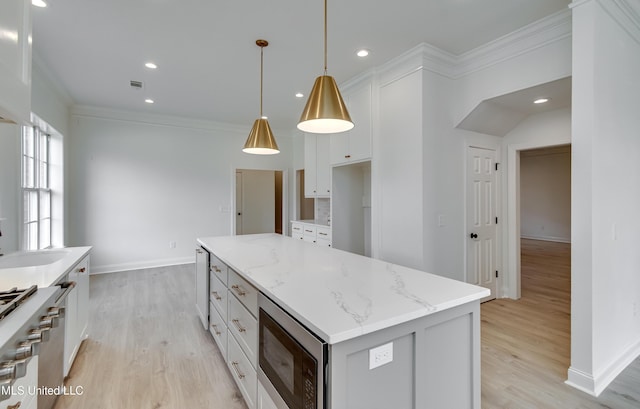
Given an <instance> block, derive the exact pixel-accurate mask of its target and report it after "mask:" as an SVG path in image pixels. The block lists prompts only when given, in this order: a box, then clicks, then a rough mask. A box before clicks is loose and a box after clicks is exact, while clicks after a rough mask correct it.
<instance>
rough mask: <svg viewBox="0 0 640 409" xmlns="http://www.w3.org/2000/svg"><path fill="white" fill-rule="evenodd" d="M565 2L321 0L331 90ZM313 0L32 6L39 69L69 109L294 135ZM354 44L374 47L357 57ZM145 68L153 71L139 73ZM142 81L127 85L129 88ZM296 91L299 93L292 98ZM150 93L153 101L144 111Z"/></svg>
mask: <svg viewBox="0 0 640 409" xmlns="http://www.w3.org/2000/svg"><path fill="white" fill-rule="evenodd" d="M569 2H570V0H536V1H531V0H482V1H479V0H395V1H393V2H391V1H376V2H372V1H371V0H348V1H338V0H329V2H328V10H329V12H328V43H329V44H328V74H329V75H332V76H334V77H335V78H336V81H338V83H341V82H344V81H346V80H348V79H350V78H352V77H354V76H356V75H357V74H359V73H361V72H363V71H365V70H368V69H370V68H372V67H376V66H379V65H381V64H383V63H384V62H386V61H388V60H390V59H392V58H394V57H396V56H398V55H400V54H402V53H403V52H405V51H407V50H409V49H411V48H413V47H415V46H417V45H418V44H420V43H423V42H425V43H429V44H431V45H434V46H436V47H438V48H440V49H442V50H444V51H447V52H449V53H451V54H454V55H459V54H462V53H464V52H466V51H469V50H472V49H473V48H475V47H478V46H480V45H482V44H484V43H486V42H488V41H491V40H493V39H496V38H498V37H501V36H503V35H506V34H508V33H510V32H512V31H514V30H516V29H518V28H520V27H522V26H524V25H527V24H529V23H532V22H534V21H536V20H539V19H540V18H542V17H545V16H547V15H549V14H552V13H555V12H557V11H560V10H563V9H566V7H567V5H568V3H569ZM323 5H324V3H323V2H322V1H321V0H226V1H211V0H209V1H204V0H106V1H105V0H49V7H47V8H44V9H39V8H36V7H34V8H33V14H34V16H33V50H34V59H35V61H36V63H37V64H38V66H40V67H42V69H43V70H46V71H47V73H48V74H49V75H50V77H51V78H53V79H54V81H56V82H58V83H59V84H60V85H61V86H62V88H64V89H65V90H66V91H67V93H68V94H69V96H70V97H71V99H72V100H73V103H74V104H78V105H89V106H97V107H105V108H112V109H118V110H126V111H136V112H143V113H157V114H162V115H172V116H180V117H187V118H196V119H202V120H211V121H218V122H224V123H229V124H237V125H246V126H247V130H249V129H250V127H251V125H252V124H253V121H254V120H255V119H256V118H257V117H258V114H259V108H260V106H259V97H260V48H259V47H258V46H256V44H255V41H256V40H257V39H259V38H264V39H266V40H268V41H269V46H268V47H266V48H265V50H264V114H265V115H267V116H268V117H269V122H270V123H271V126H272V127H273V128H275V129H293V128H294V127H295V125H296V123H297V121H298V118H299V116H300V114H301V112H302V109H303V107H304V104H305V102H306V94H307V93H308V92H309V90H310V89H311V86H312V84H313V81H314V79H315V77H316V76H318V75H321V74H322V69H323V56H324V53H323ZM360 48H367V49H369V50H371V54H370V56H369V57H367V58H364V59H363V58H359V57H356V55H355V52H356V51H357V50H358V49H360ZM147 61H153V62H154V63H156V64H157V65H158V68H157V69H156V70H150V69H148V68H145V66H144V63H145V62H147ZM131 80H135V81H142V82H143V84H144V85H143V89H142V90H139V89H133V88H131V86H130V81H131ZM296 92H302V93H304V94H305V97H304V98H296V97H295V93H296ZM145 98H152V99H153V100H154V101H155V103H154V104H146V103H145V102H144V100H145Z"/></svg>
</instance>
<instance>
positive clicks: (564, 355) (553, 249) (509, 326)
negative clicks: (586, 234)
mask: <svg viewBox="0 0 640 409" xmlns="http://www.w3.org/2000/svg"><path fill="white" fill-rule="evenodd" d="M570 252H571V247H570V245H569V244H564V243H553V242H544V241H536V240H522V261H521V262H522V269H521V270H522V272H521V281H522V293H521V295H522V297H521V299H520V300H509V299H498V300H494V301H490V302H487V303H484V304H482V306H481V317H482V318H481V319H482V325H481V332H482V367H481V371H482V407H483V409H493V408H509V409H518V408H523V409H524V408H563V409H569V408H589V409H590V408H613V409H618V408H620V409H627V408H629V409H630V408H636V409H637V408H640V359H636V361H635V362H634V363H633V364H632V365H631V366H630V367H628V368H627V369H626V370H625V371H624V372H623V373H622V374H621V375H620V376H619V377H618V378H617V379H616V380H615V381H614V382H613V383H612V384H611V385H610V386H609V388H607V390H606V391H604V392H603V393H602V394H601V395H600V396H599V397H598V398H594V397H592V396H590V395H588V394H586V393H583V392H580V391H578V390H576V389H574V388H572V387H570V386H567V385H566V384H565V383H564V381H565V380H566V378H567V369H568V368H569V365H570V357H571V355H570V352H571V351H570V332H571V331H570V327H571V257H570Z"/></svg>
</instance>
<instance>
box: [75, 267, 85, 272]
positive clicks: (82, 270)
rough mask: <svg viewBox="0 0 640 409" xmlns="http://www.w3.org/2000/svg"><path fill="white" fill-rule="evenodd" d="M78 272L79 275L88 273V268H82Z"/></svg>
mask: <svg viewBox="0 0 640 409" xmlns="http://www.w3.org/2000/svg"><path fill="white" fill-rule="evenodd" d="M77 271H78V273H84V272H85V271H87V268H86V267H82V268H79V269H78V270H77Z"/></svg>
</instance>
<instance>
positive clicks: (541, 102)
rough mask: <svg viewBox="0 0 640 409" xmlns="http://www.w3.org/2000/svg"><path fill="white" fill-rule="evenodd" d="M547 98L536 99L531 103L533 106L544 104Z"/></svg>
mask: <svg viewBox="0 0 640 409" xmlns="http://www.w3.org/2000/svg"><path fill="white" fill-rule="evenodd" d="M548 101H549V98H538V99H536V100H535V101H533V103H534V104H544V103H545V102H548Z"/></svg>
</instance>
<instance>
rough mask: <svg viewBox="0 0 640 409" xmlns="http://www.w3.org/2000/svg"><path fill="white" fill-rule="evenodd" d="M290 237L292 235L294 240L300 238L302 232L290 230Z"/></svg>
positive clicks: (302, 236)
mask: <svg viewBox="0 0 640 409" xmlns="http://www.w3.org/2000/svg"><path fill="white" fill-rule="evenodd" d="M291 237H293V238H294V239H296V240H302V239H303V238H304V234H302V232H295V231H294V232H292V233H291Z"/></svg>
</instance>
